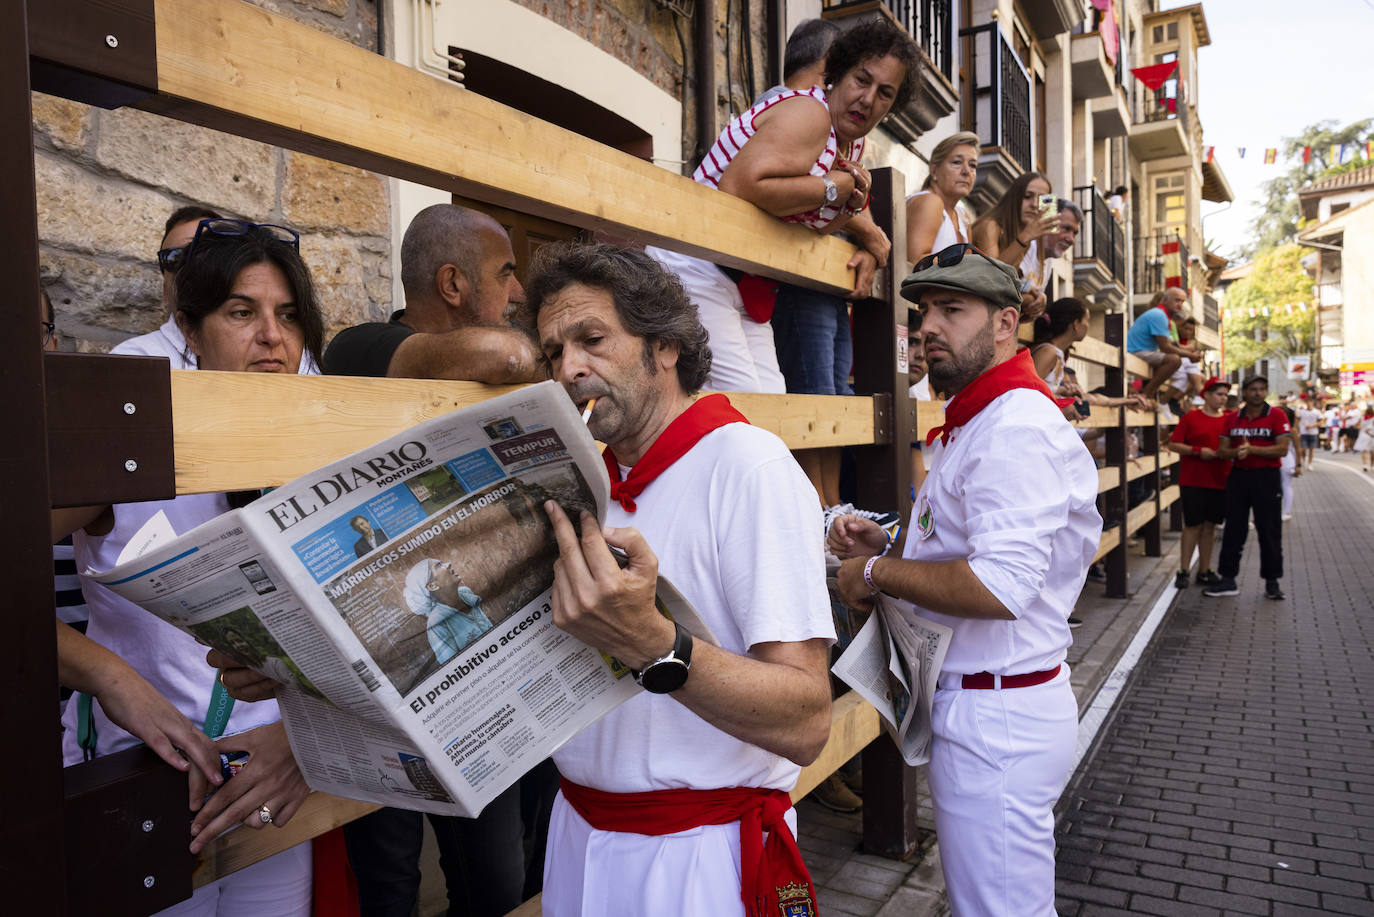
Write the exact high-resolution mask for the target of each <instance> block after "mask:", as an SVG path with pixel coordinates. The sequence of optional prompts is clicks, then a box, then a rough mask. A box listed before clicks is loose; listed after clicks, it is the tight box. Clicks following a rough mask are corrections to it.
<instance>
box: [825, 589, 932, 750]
mask: <svg viewBox="0 0 1374 917" xmlns="http://www.w3.org/2000/svg"><path fill="white" fill-rule="evenodd" d="M953 635H954V632H953V631H952V630H951V629H950V628H948V627H946V626H945V625H943V624H937V623H936V622H934V621H930V620H927V619H925V618H922V617H920V616H919V615H918V614H917V613H916V607H915V606H914V605H912V604H911V603H910V602H907V601H904V600H902V599H895V598H893V597H892V596H889V595H884V594H882V593H879V594H878V595H877V596H876V597H875V600H874V604H873V611H872V613H871V614H869V616H868V621H867V622H865V623H864V626H863V627H862V628H860V630H859V632H858V633H857V634H856V635H855V636H854V640H853V641H852V642H851V643H850V644H849V648H848V649H846V650H845V651H844V653H843V654H842V655H841V656H840V658H839V659H838V660H836V662H835V665H834V666H833V667H832V668H831V671H832V672H834V673H835V677H836V678H839V679H840V680H841V681H843V682H844V683H845V684H847V685H849V686H850V687H851V688H853V689H854V690H855V691H857V692H858V693H859V696H860V697H862V698H863V699H864V700H866V701H868V702H869V703H870V704H872V705H873V706H874V708H876V709H877V711H878V715H879V716H880V717H881V718H882V721H883V727H884V728H885V729H886V730H887V733H888V735H890V736H891V737H892V741H894V742H895V743H897V748H898V749H899V750H900V751H901V753H902V760H904V761H905V762H906V763H907V764H910V765H913V766H914V765H918V764H925V763H926V762H928V761H929V760H930V740H931V736H932V731H931V708H932V705H933V704H934V703H935V687H936V681H937V680H938V679H939V677H940V667H941V666H942V665H943V664H944V661H945V654H946V653H947V652H949V641H950V638H951V637H952V636H953Z"/></svg>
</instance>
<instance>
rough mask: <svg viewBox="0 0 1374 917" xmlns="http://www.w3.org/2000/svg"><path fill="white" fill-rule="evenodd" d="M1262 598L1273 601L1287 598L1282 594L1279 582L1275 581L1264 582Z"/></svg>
mask: <svg viewBox="0 0 1374 917" xmlns="http://www.w3.org/2000/svg"><path fill="white" fill-rule="evenodd" d="M1264 597H1265V598H1266V599H1273V600H1275V601H1278V600H1280V599H1286V598H1288V596H1286V595H1284V594H1283V590H1282V589H1280V588H1279V581H1278V580H1276V579H1270V580H1265V581H1264Z"/></svg>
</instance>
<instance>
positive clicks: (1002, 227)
mask: <svg viewBox="0 0 1374 917" xmlns="http://www.w3.org/2000/svg"><path fill="white" fill-rule="evenodd" d="M1052 192H1053V188H1052V187H1051V186H1050V180H1049V179H1048V178H1046V177H1045V176H1044V174H1043V173H1040V172H1036V171H1030V172H1025V173H1023V174H1022V175H1021V177H1020V178H1018V179H1016V180H1015V181H1014V182H1012V183H1011V185H1010V186H1009V187H1008V188H1007V191H1006V193H1005V194H1003V195H1002V198H1001V200H999V201H998V202H997V203H996V204H994V205H993V207H992V209H991V210H989V211H988V212H987V213H985V214H983V215H982V216H980V217H979V218H978V219H976V220H974V221H973V244H974V245H976V246H978V248H979V249H980V250H981V251H984V252H987V253H988V254H989V255H991V256H992V257H994V258H997V259H999V260H1000V261H1003V262H1005V263H1006V264H1010V265H1011V266H1012V267H1014V268H1017V269H1018V270H1019V271H1020V272H1021V279H1022V282H1021V321H1023V322H1029V321H1034V320H1035V319H1036V318H1038V317H1039V316H1040V313H1042V312H1044V311H1045V305H1046V299H1045V256H1044V253H1043V252H1042V251H1041V250H1040V248H1041V247H1040V237H1041V236H1043V235H1045V234H1047V233H1050V232H1053V231H1054V230H1055V229H1056V228H1057V227H1058V226H1059V210H1058V207H1057V205H1055V206H1050V207H1048V208H1046V207H1045V206H1044V205H1043V203H1042V199H1048V198H1049V197H1050V196H1051V195H1052Z"/></svg>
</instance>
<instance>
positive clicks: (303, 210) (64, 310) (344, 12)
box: [33, 0, 391, 351]
mask: <svg viewBox="0 0 1374 917" xmlns="http://www.w3.org/2000/svg"><path fill="white" fill-rule="evenodd" d="M258 5H259V6H262V7H264V8H266V9H269V10H271V11H273V12H276V13H280V14H282V15H285V16H288V17H290V18H293V19H297V20H300V21H302V22H306V23H308V24H310V25H312V26H314V27H316V28H319V29H322V30H323V31H326V32H328V33H330V34H332V35H334V36H335V37H338V38H342V39H345V40H347V41H350V42H353V43H354V44H357V45H360V46H362V47H366V48H369V49H373V50H375V47H376V40H377V19H376V7H375V4H374V3H372V2H370V0H299V2H293V0H259V2H258ZM33 134H34V171H35V176H36V179H37V190H38V234H39V242H40V252H41V255H40V257H41V270H42V279H43V285H44V288H45V289H46V290H47V291H48V295H49V297H51V299H52V300H53V305H54V307H55V309H56V312H57V326H58V330H59V333H60V334H61V337H62V349H64V350H78V351H105V350H108V349H109V348H110V347H111V346H113V345H114V344H115V343H117V342H119V341H121V340H123V339H124V338H126V337H129V336H130V335H133V334H143V333H145V332H147V331H151V330H153V329H154V328H156V327H157V326H158V325H160V324H161V323H162V321H163V319H164V315H163V310H162V304H161V275H160V274H159V273H158V269H157V261H156V252H157V248H158V244H159V243H160V241H161V239H162V235H163V224H164V222H165V221H166V219H167V216H168V215H169V214H170V213H171V212H172V211H173V210H175V209H176V208H177V207H179V206H181V205H183V204H190V203H200V204H204V205H206V206H208V207H211V208H213V209H215V210H217V211H219V212H220V213H223V214H224V215H225V216H233V217H240V218H244V219H249V220H253V221H255V222H270V223H281V224H284V225H287V226H291V227H293V228H295V229H297V230H299V231H300V232H301V255H302V257H304V259H305V261H306V263H307V264H308V265H309V266H310V268H311V273H312V274H313V276H314V279H315V282H316V284H317V292H318V295H319V299H320V302H321V303H322V305H323V307H324V310H325V315H326V339H328V338H329V337H330V336H332V334H333V333H334V332H335V331H337V330H338V329H339V328H342V327H344V326H346V325H349V324H353V323H355V322H357V321H360V320H366V319H374V318H385V317H386V316H387V315H388V314H389V312H390V309H391V243H390V210H389V204H388V200H389V191H388V187H387V182H386V180H385V179H384V178H382V177H380V176H378V175H374V174H372V173H370V172H364V171H362V170H359V169H354V168H350V167H347V166H340V165H336V164H334V163H331V162H327V161H325V160H321V159H316V158H314V157H311V156H306V155H303V154H300V153H294V152H291V151H288V150H284V149H281V148H279V147H274V146H269V145H267V144H262V143H258V142H256V141H252V140H245V139H243V138H240V137H236V136H233V135H229V134H223V133H220V132H218V131H212V130H208V129H206V128H201V127H196V126H193V125H189V124H183V123H181V122H179V121H173V120H170V119H167V118H163V117H160V116H158V115H151V114H147V113H145V112H141V111H138V110H135V109H118V110H114V111H105V110H102V109H98V108H92V107H89V106H86V105H82V104H80V103H77V102H71V101H68V100H66V99H61V98H57V97H54V96H47V95H44V94H42V93H34V94H33Z"/></svg>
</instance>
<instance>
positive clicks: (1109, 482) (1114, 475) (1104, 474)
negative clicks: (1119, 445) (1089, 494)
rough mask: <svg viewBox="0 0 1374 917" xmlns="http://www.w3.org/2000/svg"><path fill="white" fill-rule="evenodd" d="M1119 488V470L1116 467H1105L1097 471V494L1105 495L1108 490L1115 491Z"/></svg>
mask: <svg viewBox="0 0 1374 917" xmlns="http://www.w3.org/2000/svg"><path fill="white" fill-rule="evenodd" d="M1120 486H1121V468H1120V467H1119V466H1117V465H1107V466H1106V467H1105V468H1099V469H1097V492H1098V493H1100V494H1105V493H1106V492H1107V491H1109V490H1115V489H1116V488H1118V487H1120Z"/></svg>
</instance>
